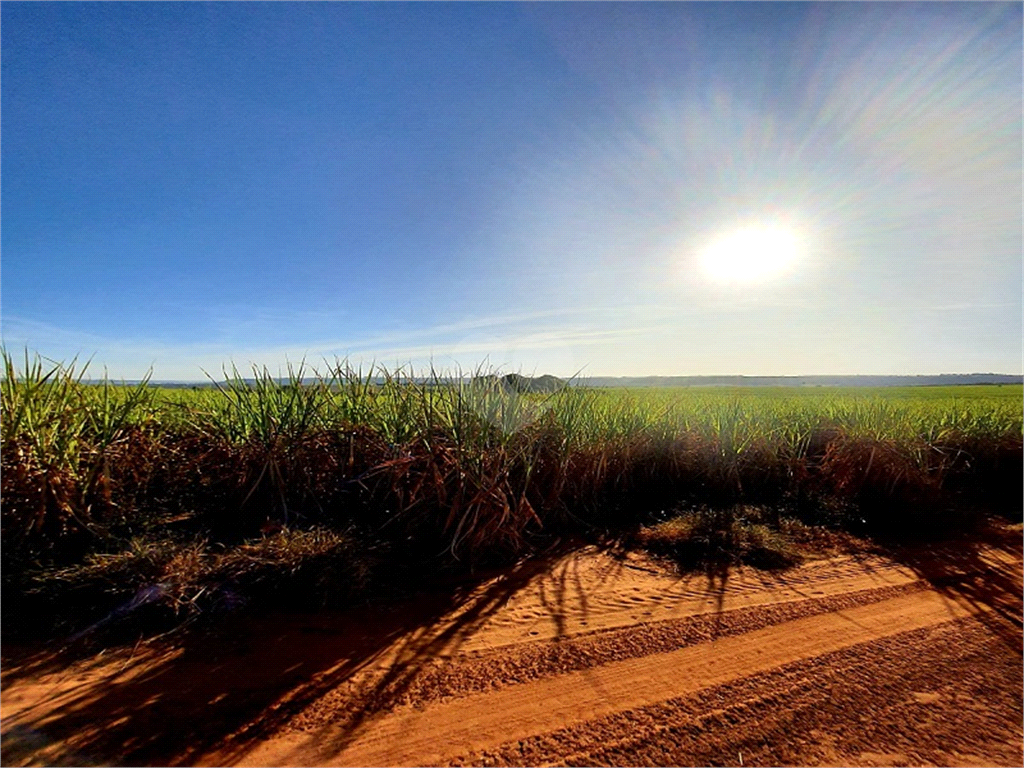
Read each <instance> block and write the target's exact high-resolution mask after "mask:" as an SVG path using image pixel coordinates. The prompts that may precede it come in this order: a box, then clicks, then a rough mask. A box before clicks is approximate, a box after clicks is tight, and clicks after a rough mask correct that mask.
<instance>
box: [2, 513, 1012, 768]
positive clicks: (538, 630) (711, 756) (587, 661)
mask: <svg viewBox="0 0 1024 768" xmlns="http://www.w3.org/2000/svg"><path fill="white" fill-rule="evenodd" d="M1021 613H1022V566H1021V531H1020V527H1019V526H1017V527H1015V528H1012V529H1009V530H1006V529H1004V530H1003V531H1002V532H1001V534H999V535H998V536H995V537H991V536H990V537H988V539H986V540H985V541H980V540H972V541H961V542H957V543H953V544H944V545H941V546H931V547H913V548H903V549H900V550H895V551H892V552H890V553H888V554H887V555H886V556H881V555H877V554H875V555H863V556H857V555H843V556H838V557H831V558H826V559H821V560H817V561H813V562H810V563H807V564H805V565H802V566H799V567H797V568H792V569H789V570H787V571H782V572H771V573H769V572H763V571H757V570H754V569H751V568H748V567H741V568H730V569H719V570H714V571H708V572H706V573H699V574H690V575H684V576H679V575H676V574H674V573H672V572H671V571H670V570H669V569H668V568H667V567H666V566H664V565H662V564H661V563H659V562H657V561H653V560H650V559H649V558H646V557H645V556H643V555H640V554H637V553H630V554H628V555H625V556H621V555H619V556H615V555H612V554H609V553H607V552H604V551H599V550H597V549H585V550H577V551H575V552H571V553H567V554H562V555H558V556H552V557H549V558H541V559H535V560H532V561H528V562H524V563H522V564H520V565H518V566H516V567H514V568H511V569H509V570H507V571H505V572H504V573H502V574H500V575H497V576H494V577H493V578H490V579H486V580H483V581H482V582H481V583H479V584H477V585H476V586H475V587H473V588H472V589H471V590H468V591H466V592H458V591H456V593H455V594H454V595H452V594H448V595H436V596H433V597H431V596H427V597H422V598H418V599H417V600H415V601H405V602H393V603H392V604H391V605H390V606H388V607H386V608H381V607H377V608H369V607H367V608H358V609H352V610H348V611H343V612H333V613H320V614H315V615H309V614H306V615H300V614H281V613H279V614H273V615H263V616H253V615H249V616H246V617H240V618H236V619H232V620H231V621H230V622H224V623H223V625H222V626H221V628H220V629H218V630H207V631H204V632H202V633H198V632H194V633H189V634H183V635H182V636H181V637H177V638H173V637H172V638H167V639H163V640H155V641H148V642H141V641H140V642H139V643H138V644H136V645H135V646H134V647H126V648H123V649H118V650H111V651H107V652H104V653H102V654H100V655H98V656H94V657H92V658H88V659H79V660H77V661H73V662H68V661H66V660H62V659H63V657H61V656H56V655H54V653H53V651H52V649H47V648H39V647H27V646H19V647H11V646H10V645H9V644H5V647H4V648H3V657H4V658H3V662H4V663H3V676H2V685H3V692H2V697H0V718H2V721H0V734H2V736H3V762H4V764H5V765H60V764H73V765H86V764H96V765H111V764H116V765H142V764H159V765H254V766H255V765H548V764H557V765H563V764H564V765H744V766H750V765H794V764H796V765H836V764H840V765H1018V766H1019V765H1021V764H1022V761H1024V754H1022V747H1021V745H1022V741H1024V732H1022V726H1021V723H1022V717H1024V708H1022V698H1024V683H1022V675H1024V670H1022V637H1021Z"/></svg>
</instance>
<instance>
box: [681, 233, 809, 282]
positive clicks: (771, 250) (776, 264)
mask: <svg viewBox="0 0 1024 768" xmlns="http://www.w3.org/2000/svg"><path fill="white" fill-rule="evenodd" d="M797 250H798V241H797V236H796V233H795V232H794V231H793V230H792V229H790V228H789V227H782V226H750V227H744V228H742V229H737V230H734V231H732V232H729V233H728V234H726V235H723V236H721V237H720V238H718V239H717V240H715V241H714V242H712V243H711V245H709V246H708V247H707V248H705V249H704V251H703V252H702V253H701V254H700V263H701V266H702V267H703V269H704V271H705V273H706V274H707V275H708V276H709V277H711V278H713V279H715V280H719V281H723V282H754V281H757V280H763V279H766V278H769V277H773V276H775V275H778V274H781V273H783V272H785V271H787V270H788V269H789V268H790V267H791V266H792V265H793V264H794V262H795V261H796V258H797Z"/></svg>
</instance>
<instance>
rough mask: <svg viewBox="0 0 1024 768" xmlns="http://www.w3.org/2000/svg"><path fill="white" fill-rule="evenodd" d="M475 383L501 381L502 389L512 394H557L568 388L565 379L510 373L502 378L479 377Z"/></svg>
mask: <svg viewBox="0 0 1024 768" xmlns="http://www.w3.org/2000/svg"><path fill="white" fill-rule="evenodd" d="M473 381H474V382H485V383H493V382H495V381H500V382H501V385H502V387H504V388H505V389H506V390H510V391H512V392H541V393H543V392H557V391H558V390H560V389H563V388H564V387H566V386H568V382H567V381H565V379H560V378H558V377H557V376H551V375H550V374H544V375H543V376H523V375H522V374H519V373H508V374H505V375H504V376H501V377H500V378H499V377H498V376H477V377H474V379H473Z"/></svg>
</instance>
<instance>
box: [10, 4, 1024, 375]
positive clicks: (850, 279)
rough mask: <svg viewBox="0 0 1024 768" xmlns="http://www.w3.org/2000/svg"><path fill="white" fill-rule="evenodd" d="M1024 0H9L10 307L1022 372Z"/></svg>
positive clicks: (29, 317)
mask: <svg viewBox="0 0 1024 768" xmlns="http://www.w3.org/2000/svg"><path fill="white" fill-rule="evenodd" d="M1021 115H1022V6H1021V4H1020V3H986V2H972V3H944V2H936V3H921V4H918V3H911V2H894V3H881V2H879V3H874V2H872V3H843V2H824V3H783V2H778V3H775V2H764V3H743V2H738V3H642V2H630V3H615V2H602V3H588V2H578V3H522V4H520V3H479V4H478V3H408V4H406V3H380V4H377V3H369V4H362V3H358V4H349V3H299V2H296V3H291V2H287V3H247V2H237V3H235V2H232V3H214V2H211V3H164V2H146V3H90V2H62V3H44V2H4V3H3V4H2V5H0V221H2V224H0V335H2V341H3V344H4V345H5V347H6V348H7V349H8V351H12V352H17V353H18V354H21V351H22V350H23V349H28V350H30V351H34V352H38V353H39V354H41V355H43V356H46V357H49V358H51V359H56V360H62V361H70V360H71V359H72V358H75V357H76V356H77V357H78V359H79V360H80V361H82V360H86V359H91V361H92V362H91V369H90V370H92V371H94V372H100V371H102V370H106V371H107V373H108V374H109V375H111V376H113V377H117V378H127V379H134V378H139V377H141V376H142V375H144V374H145V373H146V372H147V371H150V370H151V371H152V374H153V377H154V379H157V380H190V381H191V380H202V379H203V378H205V375H204V372H206V373H209V374H211V375H216V374H219V373H220V372H221V371H222V369H223V368H224V366H226V365H231V364H232V363H234V364H236V365H237V366H238V367H239V368H240V369H247V368H248V367H249V366H250V365H258V366H268V367H269V368H270V369H271V370H281V369H282V367H283V366H284V365H285V364H286V363H287V362H292V363H298V362H299V361H301V360H303V359H304V360H306V362H307V364H310V365H313V366H314V367H321V366H323V365H324V364H325V362H326V363H333V362H334V361H335V360H336V359H341V360H344V359H347V360H348V361H349V362H350V363H351V364H353V365H360V364H361V365H364V366H365V365H368V364H370V363H373V362H377V363H382V364H385V365H387V366H389V367H394V366H396V365H407V366H411V367H412V368H413V369H415V370H424V369H425V368H426V367H427V366H430V365H433V366H434V367H435V368H437V369H441V370H454V369H455V368H456V367H458V368H462V369H464V370H465V369H473V368H475V367H476V366H479V365H485V366H489V367H491V368H498V369H501V370H505V371H513V370H514V371H521V372H524V373H536V374H540V373H552V374H556V375H572V374H577V373H581V374H582V375H592V376H619V375H621V376H639V375H704V374H708V375H711V374H746V375H814V374H934V373H969V372H997V373H1021V372H1022V333H1021V329H1022V302H1021V295H1022V117H1021Z"/></svg>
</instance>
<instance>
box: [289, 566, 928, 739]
mask: <svg viewBox="0 0 1024 768" xmlns="http://www.w3.org/2000/svg"><path fill="white" fill-rule="evenodd" d="M924 589H927V584H926V583H925V582H922V581H915V582H911V583H909V584H904V585H901V586H894V587H880V588H877V589H865V590H859V591H856V592H851V593H847V594H843V595H837V596H834V597H825V598H816V599H813V600H801V601H791V602H786V603H777V604H769V605H764V606H757V607H754V608H739V609H733V610H730V611H726V612H724V613H707V614H700V615H697V616H691V617H687V618H683V619H666V620H663V621H660V622H654V623H650V624H639V625H633V626H630V627H624V628H617V629H608V630H596V631H594V632H591V633H587V634H583V635H577V636H573V637H569V638H564V639H561V640H558V641H556V642H543V641H537V642H532V643H526V644H523V645H518V646H512V647H501V648H498V649H496V650H493V651H490V652H474V653H471V654H465V655H461V656H458V657H455V658H452V659H446V660H444V661H442V662H439V663H435V664H432V665H430V666H427V667H425V668H423V669H421V670H417V675H416V677H415V678H413V679H412V680H411V681H403V682H402V685H401V687H400V688H398V686H396V685H394V684H393V685H391V686H389V687H386V688H384V689H382V690H381V689H374V688H373V686H372V685H371V684H370V683H369V682H364V683H363V684H362V686H360V688H361V690H360V689H359V688H355V687H354V686H346V687H344V688H339V689H335V690H334V691H331V692H330V693H329V694H328V695H327V696H325V697H324V698H323V699H321V700H320V701H318V702H316V703H315V704H313V705H312V706H310V707H307V708H306V709H305V710H303V711H302V712H300V713H299V714H297V715H296V716H295V718H294V719H293V720H292V721H291V722H290V723H289V726H290V727H291V728H294V729H296V730H301V731H313V730H316V729H317V728H322V727H323V726H325V725H327V724H329V723H331V722H337V721H342V720H346V719H351V718H352V717H353V716H354V715H356V714H364V713H366V712H367V711H373V712H384V711H388V710H391V709H394V708H396V707H400V706H408V705H414V704H415V705H426V704H431V703H434V702H437V701H447V700H450V699H452V698H458V697H464V696H469V695H472V694H475V693H483V692H487V691H497V690H500V689H502V688H505V687H507V686H509V685H519V684H522V683H526V682H529V681H531V680H537V679H540V678H543V677H550V676H553V675H558V674H564V673H566V672H573V671H578V670H584V669H590V668H593V667H598V666H600V665H602V664H607V663H608V662H612V661H621V660H623V659H629V658H639V657H641V656H650V655H653V654H658V653H667V652H670V651H674V650H677V649H679V648H684V647H686V646H691V645H695V644H697V643H703V642H710V641H713V640H715V639H719V638H725V637H734V636H737V635H742V634H745V633H747V632H751V631H754V630H758V629H763V628H765V627H769V626H774V625H777V624H782V623H785V622H788V621H794V620H796V619H801V618H806V617H809V616H819V615H822V614H825V613H834V612H837V611H844V610H849V609H851V608H856V607H860V606H864V605H870V604H872V603H877V602H882V601H884V600H889V599H892V598H895V597H901V596H905V595H909V594H912V593H915V592H919V591H922V590H924Z"/></svg>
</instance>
